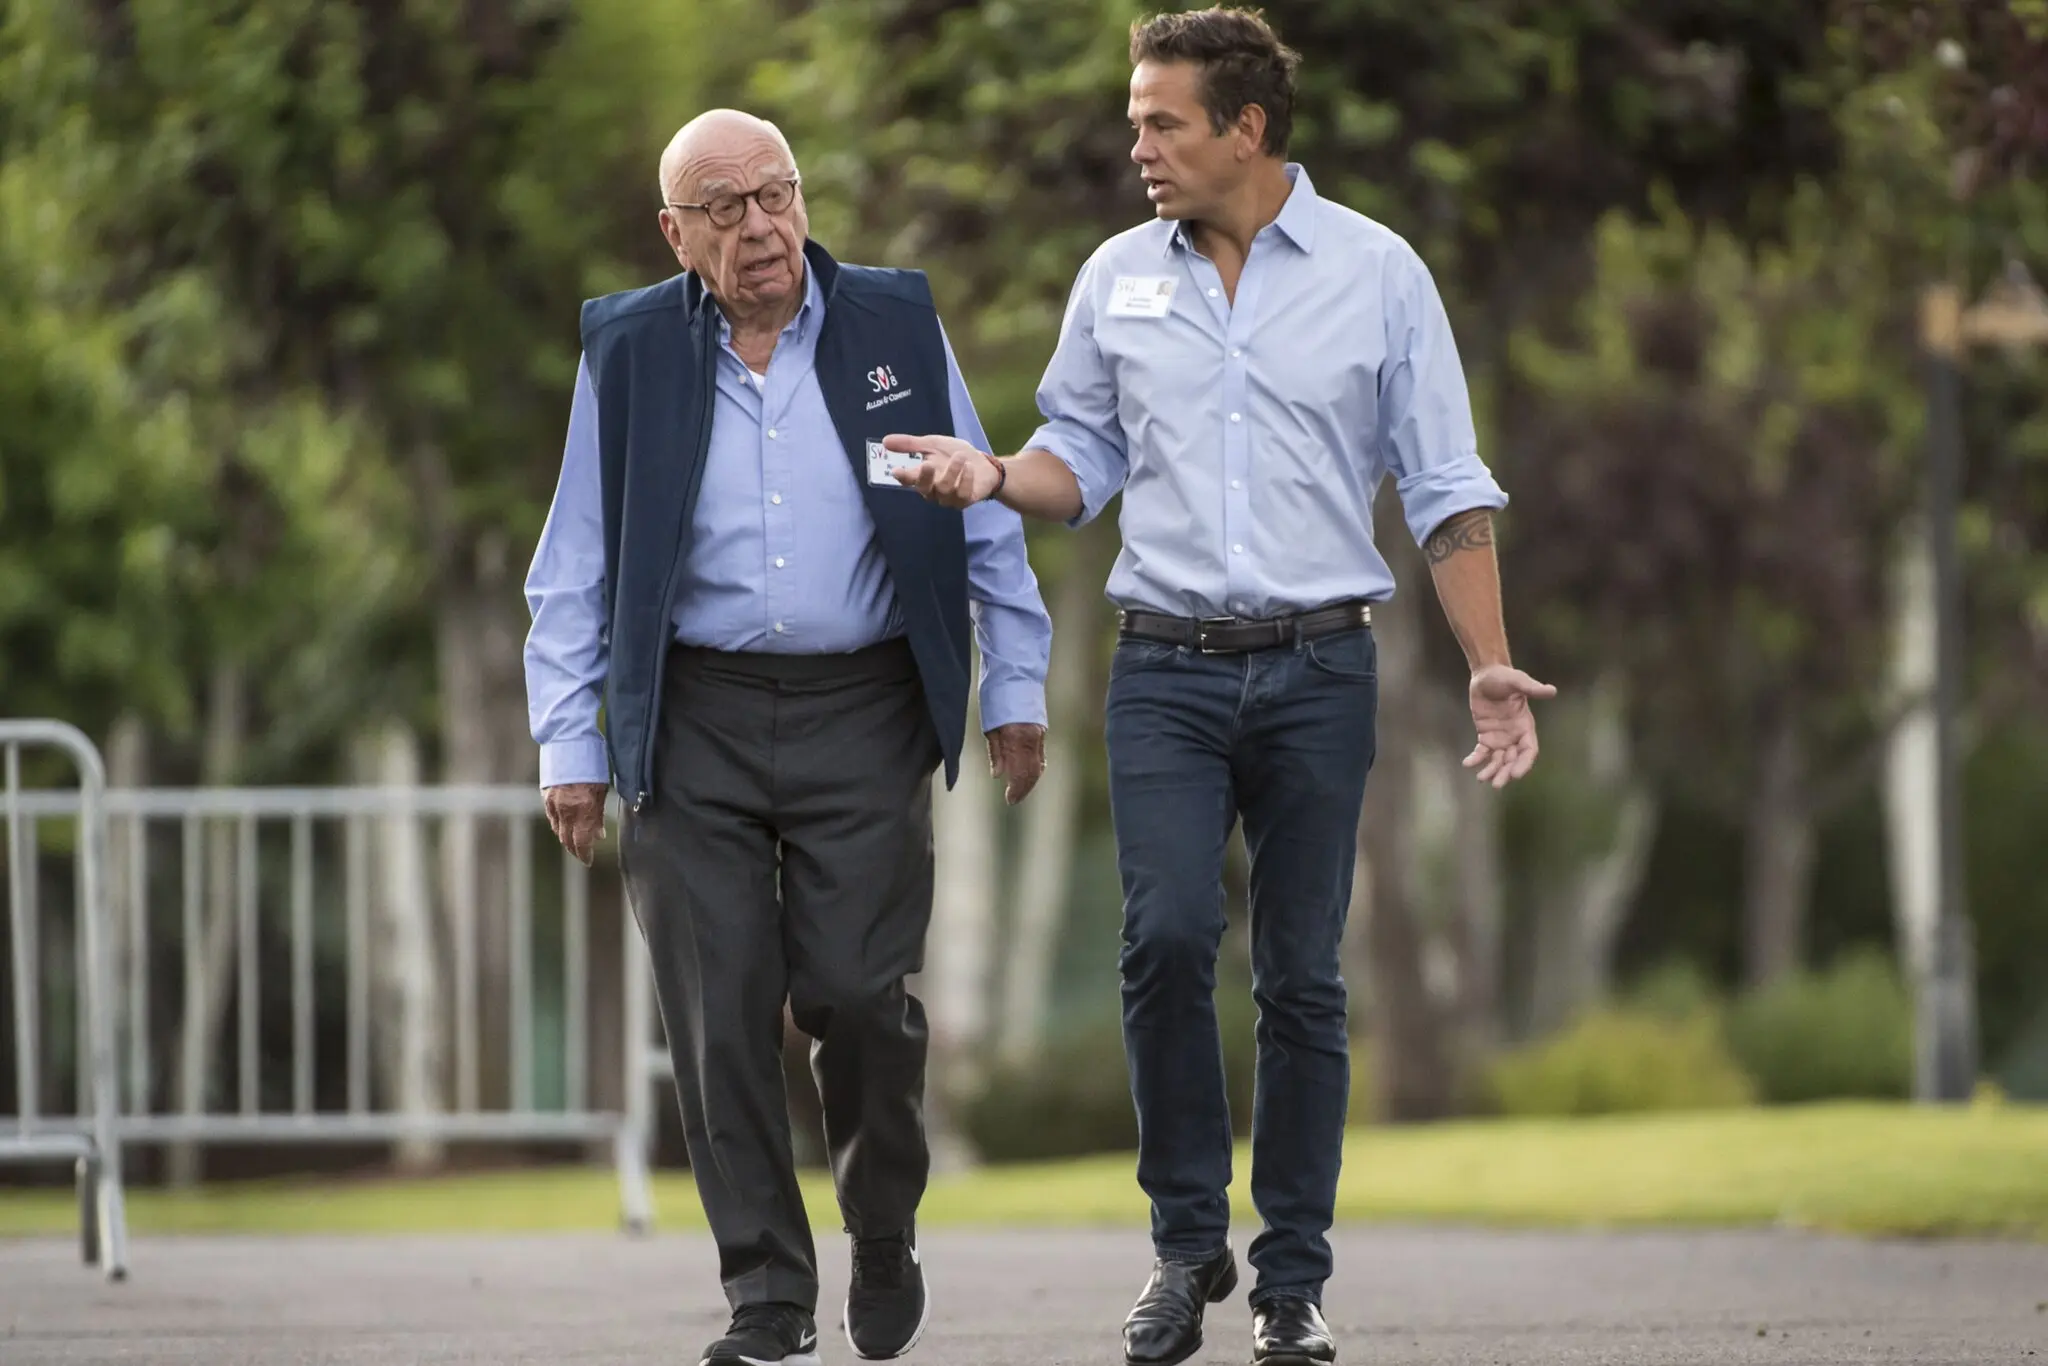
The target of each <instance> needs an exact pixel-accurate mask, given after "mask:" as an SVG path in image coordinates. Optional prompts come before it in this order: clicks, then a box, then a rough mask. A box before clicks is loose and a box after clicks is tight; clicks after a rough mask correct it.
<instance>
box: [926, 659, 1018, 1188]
mask: <svg viewBox="0 0 2048 1366" xmlns="http://www.w3.org/2000/svg"><path fill="white" fill-rule="evenodd" d="M981 744H982V741H981V709H980V706H979V703H978V701H977V699H975V698H973V697H970V698H969V699H968V711H967V750H966V753H964V754H963V755H962V756H961V761H960V779H959V781H958V782H957V783H956V784H955V785H954V787H953V789H952V791H950V792H949V791H947V790H946V787H945V778H944V774H943V772H942V773H941V774H939V775H938V776H937V777H935V778H934V779H933V784H932V786H933V791H932V845H933V854H934V858H935V861H936V865H937V866H936V870H935V871H936V880H935V886H934V888H933V898H932V923H931V931H930V934H929V936H928V941H927V950H926V955H925V968H924V971H923V972H921V973H919V974H918V980H917V982H916V983H915V984H914V990H916V991H917V992H918V993H919V995H920V996H921V997H922V998H923V1000H924V1002H925V1011H926V1019H927V1021H928V1022H929V1026H930V1029H931V1071H930V1081H929V1084H928V1085H927V1087H926V1097H927V1100H926V1104H927V1121H928V1122H927V1128H928V1130H929V1131H930V1134H931V1145H932V1154H933V1161H934V1163H935V1164H943V1165H948V1166H957V1165H958V1164H960V1163H961V1162H963V1161H965V1160H966V1159H967V1156H968V1155H967V1153H966V1151H965V1149H964V1146H963V1143H962V1140H961V1138H960V1136H959V1134H958V1132H957V1130H956V1129H955V1128H954V1126H953V1125H952V1123H951V1121H950V1111H951V1107H952V1105H953V1104H954V1103H956V1102H958V1101H960V1100H963V1099H965V1098H967V1097H969V1096H971V1095H973V1093H974V1092H975V1091H976V1090H977V1089H979V1087H980V1085H981V1077H982V1069H981V1062H982V1044H983V1042H984V1040H985V1039H986V1037H987V1033H988V1025H989V1010H988V999H989V983H990V976H991V969H992V966H993V964H994V961H995V945H996V933H997V914H998V910H997V905H996V886H997V881H996V879H997V875H998V872H999V870H998V868H997V866H996V854H997V849H996V811H997V807H998V805H999V803H1000V802H1001V798H1000V797H999V796H998V795H997V793H998V789H997V787H996V784H995V782H994V780H992V779H991V778H990V777H989V776H988V760H987V758H986V755H985V752H984V750H983V749H982V748H981Z"/></svg>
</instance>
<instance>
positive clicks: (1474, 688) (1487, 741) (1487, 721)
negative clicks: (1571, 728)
mask: <svg viewBox="0 0 2048 1366" xmlns="http://www.w3.org/2000/svg"><path fill="white" fill-rule="evenodd" d="M1467 694H1468V696H1469V698H1470V700H1471V703H1472V725H1473V728H1474V729H1475V730H1476V731H1478V733H1479V743H1478V744H1477V745H1475V746H1473V749H1472V752H1471V753H1470V754H1468V755H1466V756H1465V767H1466V768H1475V767H1476V768H1478V770H1479V773H1478V778H1479V781H1480V782H1482V783H1492V784H1493V785H1494V787H1495V789H1496V790H1498V789H1500V788H1503V787H1506V786H1507V785H1508V784H1509V783H1511V782H1513V781H1514V780H1515V779H1517V778H1520V777H1522V776H1523V775H1524V774H1526V773H1528V771H1529V769H1530V767H1531V766H1532V765H1533V764H1535V762H1536V714H1535V713H1534V712H1532V711H1531V710H1530V709H1529V699H1530V698H1532V697H1555V696H1557V689H1556V688H1555V687H1553V686H1551V685H1550V684H1548V683H1538V682H1537V681H1536V680H1535V679H1533V678H1531V677H1529V675H1527V674H1525V673H1523V672H1522V671H1521V670H1520V669H1516V668H1510V667H1509V666H1508V665H1505V664H1489V665H1488V666H1487V667H1485V668H1483V669H1480V670H1479V671H1477V672H1476V673H1474V674H1473V675H1472V685H1471V687H1470V688H1468V689H1467Z"/></svg>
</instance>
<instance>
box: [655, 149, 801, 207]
mask: <svg viewBox="0 0 2048 1366" xmlns="http://www.w3.org/2000/svg"><path fill="white" fill-rule="evenodd" d="M795 174H796V162H795V159H794V158H793V157H791V156H790V154H789V149H788V148H786V147H784V146H782V144H781V143H779V142H777V141H776V140H775V139H774V138H771V137H766V136H762V135H757V134H754V135H743V136H739V137H729V138H726V139H723V140H722V141H721V142H716V143H707V145H705V146H703V147H701V148H692V149H691V150H690V152H689V153H688V154H687V155H686V156H685V157H684V158H683V162H682V165H681V167H680V168H679V169H678V171H677V173H676V184H675V186H674V189H675V191H676V192H677V193H679V194H680V195H682V196H683V198H684V199H686V200H688V201H691V202H702V201H704V200H708V199H711V198H713V197H714V196H717V195H721V194H730V193H733V192H735V191H741V190H753V189H758V188H759V187H761V186H762V185H765V184H767V183H768V182H769V181H771V180H779V179H782V178H784V177H787V176H792V175H795Z"/></svg>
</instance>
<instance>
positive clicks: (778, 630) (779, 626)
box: [775, 621, 782, 636]
mask: <svg viewBox="0 0 2048 1366" xmlns="http://www.w3.org/2000/svg"><path fill="white" fill-rule="evenodd" d="M775 634H776V635H778V636H779V635H781V634H782V623H781V622H779V621H778V622H776V623H775Z"/></svg>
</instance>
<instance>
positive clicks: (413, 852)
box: [371, 722, 447, 1172]
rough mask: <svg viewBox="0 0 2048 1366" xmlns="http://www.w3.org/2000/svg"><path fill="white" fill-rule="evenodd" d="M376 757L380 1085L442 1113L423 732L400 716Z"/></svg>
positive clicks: (414, 1150)
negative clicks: (379, 791) (422, 789)
mask: <svg viewBox="0 0 2048 1366" xmlns="http://www.w3.org/2000/svg"><path fill="white" fill-rule="evenodd" d="M374 763H375V766H376V772H377V778H378V781H379V782H380V783H381V784H382V785H383V786H384V787H386V788H388V789H390V793H391V795H390V799H389V801H388V802H387V803H386V806H385V814H384V815H383V816H382V817H381V818H380V819H379V821H378V831H377V840H376V867H377V872H376V884H377V888H378V891H379V893H380V894H379V895H378V897H377V898H376V901H375V903H374V905H375V910H374V912H373V924H374V929H373V932H372V938H371V943H372V945H373V948H372V953H373V956H374V958H375V960H376V961H375V965H374V968H373V985H372V1000H373V1001H374V1002H375V1005H374V1016H373V1018H375V1019H376V1020H377V1021H378V1022H380V1023H381V1024H383V1026H384V1028H383V1030H382V1031H381V1032H380V1033H379V1034H378V1035H377V1047H376V1050H375V1052H376V1055H377V1061H378V1065H379V1069H380V1070H381V1071H382V1073H383V1083H382V1087H381V1088H380V1089H381V1090H382V1092H383V1094H384V1095H386V1096H388V1097H390V1098H391V1108H392V1109H393V1110H395V1111H396V1112H397V1113H399V1114H402V1115H406V1116H423V1115H433V1114H439V1113H441V1112H443V1111H444V1110H445V1109H446V1108H447V1105H446V1093H445V1090H444V1085H443V1082H442V1078H443V1077H444V1076H445V1075H446V1073H445V1070H444V1069H445V1067H446V1064H447V1057H446V1053H447V1049H446V1045H445V1035H444V1033H443V1027H442V1021H443V1019H444V1018H445V1016H444V1015H443V1013H442V1012H443V1001H442V992H441V983H442V981H443V980H444V979H443V976H442V972H441V969H440V964H439V963H438V962H437V955H436V953H435V944H434V933H433V904H432V898H431V895H430V892H429V889H428V880H427V851H426V837H425V830H424V827H423V818H422V817H420V816H419V815H418V814H417V813H416V812H415V810H414V809H413V803H412V801H411V800H410V797H409V794H410V793H411V792H412V790H413V789H415V788H417V787H418V786H419V782H420V755H419V741H418V739H417V738H416V737H415V736H414V735H413V734H412V732H411V730H410V729H408V728H407V727H405V726H403V725H400V724H398V723H395V722H394V723H392V724H390V725H388V726H386V727H385V728H384V729H383V731H382V733H381V734H379V735H378V736H377V737H376V739H375V741H374ZM442 1149H443V1145H442V1144H441V1143H440V1141H439V1140H437V1139H432V1138H426V1137H419V1136H414V1137H408V1138H404V1139H401V1140H400V1141H399V1143H398V1146H397V1151H396V1154H395V1156H396V1159H397V1165H398V1168H399V1170H401V1171H405V1172H422V1171H428V1170H431V1169H433V1168H434V1167H437V1166H439V1165H440V1163H441V1158H442Z"/></svg>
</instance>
